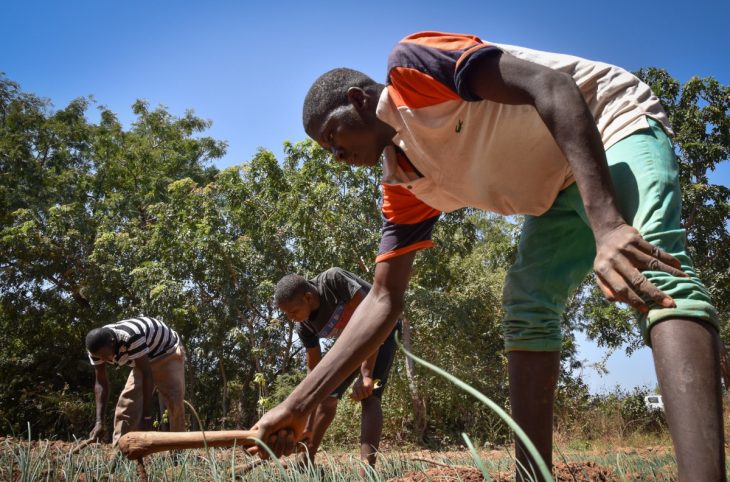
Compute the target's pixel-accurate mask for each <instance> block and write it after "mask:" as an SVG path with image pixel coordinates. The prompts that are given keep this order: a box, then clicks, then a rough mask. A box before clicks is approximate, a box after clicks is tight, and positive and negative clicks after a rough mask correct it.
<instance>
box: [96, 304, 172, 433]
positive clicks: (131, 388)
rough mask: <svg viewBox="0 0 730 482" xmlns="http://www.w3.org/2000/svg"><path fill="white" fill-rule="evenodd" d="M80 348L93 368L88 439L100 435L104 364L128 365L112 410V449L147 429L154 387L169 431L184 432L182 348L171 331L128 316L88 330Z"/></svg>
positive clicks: (146, 319)
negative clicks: (91, 425) (126, 436)
mask: <svg viewBox="0 0 730 482" xmlns="http://www.w3.org/2000/svg"><path fill="white" fill-rule="evenodd" d="M86 349H87V350H88V352H89V360H90V361H91V364H92V365H93V366H94V368H95V370H96V372H95V374H96V383H95V386H94V393H95V395H96V425H95V426H94V428H93V429H92V431H91V433H90V434H89V438H91V439H99V438H102V437H103V436H104V412H105V411H106V405H107V402H108V400H109V381H108V379H107V373H106V364H107V363H110V364H112V365H117V366H124V365H127V366H130V367H132V371H131V372H130V373H129V378H127V384H126V386H125V387H124V390H122V393H121V394H120V395H119V400H118V401H117V407H116V410H115V412H114V435H113V437H112V445H116V444H117V442H118V441H119V438H120V437H121V436H122V435H124V434H125V433H127V432H131V431H136V430H151V429H152V393H153V391H154V389H155V388H157V390H158V391H159V395H160V400H161V402H162V404H163V405H164V407H165V408H166V409H167V411H168V416H169V423H170V431H172V432H182V431H184V430H185V419H184V407H183V399H184V396H185V370H184V362H185V350H184V349H183V346H182V344H181V343H180V337H179V336H178V334H177V333H175V331H174V330H173V329H172V328H170V327H168V326H167V325H165V324H164V323H162V322H161V321H159V320H157V319H155V318H149V317H146V316H141V317H138V318H130V319H127V320H122V321H119V322H117V323H112V324H109V325H104V326H103V327H101V328H94V329H93V330H91V331H90V332H89V333H88V334H87V335H86Z"/></svg>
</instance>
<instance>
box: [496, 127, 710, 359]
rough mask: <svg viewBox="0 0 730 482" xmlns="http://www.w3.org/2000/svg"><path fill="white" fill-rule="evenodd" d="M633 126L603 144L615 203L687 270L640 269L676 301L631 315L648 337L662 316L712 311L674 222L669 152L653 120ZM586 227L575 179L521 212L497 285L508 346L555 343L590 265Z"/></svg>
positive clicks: (674, 179) (535, 347)
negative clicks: (512, 255) (536, 207)
mask: <svg viewBox="0 0 730 482" xmlns="http://www.w3.org/2000/svg"><path fill="white" fill-rule="evenodd" d="M648 120H649V124H650V126H651V127H650V128H647V129H642V130H640V131H637V132H635V133H633V134H631V135H630V136H628V137H626V138H624V139H622V140H621V141H619V142H618V143H616V144H614V145H613V146H611V147H610V148H609V149H608V151H606V156H607V158H608V165H609V170H610V171H611V178H612V180H613V185H614V189H615V191H616V197H617V199H618V204H619V208H620V210H621V214H622V215H623V217H624V219H625V220H626V221H627V222H628V223H629V224H631V225H632V226H634V227H635V228H636V229H637V230H638V231H639V232H640V233H641V235H642V236H643V237H644V239H646V240H647V241H649V242H650V243H652V244H654V245H656V246H659V247H661V248H662V249H663V250H665V251H667V252H668V253H671V254H672V255H674V256H675V257H677V258H678V259H679V260H680V261H681V263H682V270H683V271H684V272H685V273H687V274H689V275H690V277H689V278H677V277H674V276H672V275H669V274H667V273H664V272H662V271H644V272H643V273H644V275H645V276H646V277H647V278H648V279H649V281H651V282H652V283H653V284H654V285H655V286H656V287H657V288H659V289H660V290H662V291H664V292H665V293H667V294H669V295H670V296H671V297H672V298H673V299H674V301H675V302H676V304H677V307H676V308H661V307H659V306H657V305H654V306H651V305H650V307H651V309H650V311H649V313H648V314H645V315H639V328H640V329H641V332H642V334H643V335H644V337H645V339H646V340H647V341H648V336H647V334H648V331H649V327H650V326H651V325H652V324H653V323H656V322H658V321H660V320H663V319H666V318H670V317H671V318H686V317H691V318H697V319H701V320H704V321H706V322H708V323H710V324H712V325H713V326H715V327H716V328H717V327H718V316H717V311H716V310H715V308H714V307H713V306H712V303H711V301H710V296H709V294H708V292H707V289H706V288H705V287H704V286H703V285H702V282H701V281H700V280H699V279H698V278H697V275H696V273H695V271H694V268H693V266H692V260H691V259H690V258H689V256H688V255H687V251H686V249H685V231H684V229H682V227H681V225H680V213H681V198H680V193H679V179H678V168H677V160H676V157H675V154H674V149H673V148H672V144H671V141H670V140H669V138H668V137H667V135H666V134H665V133H664V130H663V129H662V128H661V126H660V125H659V123H657V122H656V121H654V120H653V119H648ZM595 256H596V246H595V240H594V238H593V232H592V231H591V228H590V226H589V224H588V220H587V217H586V214H585V210H584V208H583V202H582V200H581V197H580V194H579V193H578V187H577V186H576V185H575V184H573V185H571V186H569V187H567V188H566V189H564V190H563V191H561V192H560V194H559V195H558V197H557V198H556V199H555V203H554V204H553V205H552V207H551V208H550V210H548V211H547V212H546V213H545V214H543V215H541V216H526V217H525V222H524V224H523V227H522V235H521V238H520V244H519V251H518V253H517V260H516V261H515V263H514V265H513V266H512V267H511V268H510V270H509V273H508V274H507V279H506V282H505V288H504V310H505V322H504V338H505V347H506V349H507V350H508V351H511V350H524V351H558V350H560V347H561V342H562V336H561V332H560V319H561V316H562V314H563V311H564V309H565V304H566V301H567V299H568V296H570V294H571V293H572V292H573V291H574V290H575V289H576V288H577V286H578V285H579V284H580V283H581V281H583V279H584V278H585V276H586V275H587V274H588V273H589V272H590V271H591V270H592V268H593V260H594V258H595Z"/></svg>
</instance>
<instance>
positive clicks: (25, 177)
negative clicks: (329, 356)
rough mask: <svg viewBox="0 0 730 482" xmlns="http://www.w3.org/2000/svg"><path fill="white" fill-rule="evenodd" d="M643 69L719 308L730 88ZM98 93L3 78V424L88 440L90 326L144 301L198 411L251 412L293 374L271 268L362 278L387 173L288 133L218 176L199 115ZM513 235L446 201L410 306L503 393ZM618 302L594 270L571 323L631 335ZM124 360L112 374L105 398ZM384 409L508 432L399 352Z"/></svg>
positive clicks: (432, 338) (571, 382)
mask: <svg viewBox="0 0 730 482" xmlns="http://www.w3.org/2000/svg"><path fill="white" fill-rule="evenodd" d="M639 74H640V75H641V76H642V78H644V79H645V80H646V81H647V82H648V83H650V85H652V87H653V88H654V90H655V92H657V94H658V95H659V97H660V98H661V100H662V103H663V104H664V105H665V107H666V108H667V110H668V113H669V115H670V118H671V121H672V124H673V125H674V129H675V131H676V138H675V141H676V143H677V152H678V155H679V159H680V167H681V181H682V185H683V188H684V194H683V196H684V197H683V201H684V209H685V210H684V213H683V221H684V223H685V227H686V229H687V235H688V241H689V245H690V249H691V250H692V254H693V257H694V260H695V263H696V265H697V268H698V272H699V273H700V276H701V277H702V279H703V280H704V281H705V282H706V283H707V285H708V287H709V288H710V291H711V292H712V294H713V296H714V298H715V301H716V303H717V306H718V310H719V311H720V313H721V315H722V316H723V317H725V318H727V315H728V310H729V309H730V292H729V291H728V290H730V281H729V279H730V269H729V268H730V249H728V223H727V220H728V209H729V208H728V199H729V197H730V190H728V188H727V187H726V186H719V185H713V184H711V183H710V182H709V180H708V176H707V173H708V171H709V170H711V169H714V168H715V167H716V166H717V165H718V164H719V163H720V162H725V161H726V160H727V159H728V157H730V156H729V155H728V154H729V152H730V115H729V104H730V95H729V91H728V87H726V86H722V85H720V84H719V83H717V82H716V81H715V80H713V79H709V78H708V79H691V80H690V81H688V82H687V83H685V84H684V85H680V84H679V82H677V81H676V80H674V79H672V78H671V76H669V74H668V73H666V72H664V71H662V70H658V69H647V70H644V71H641V72H640V73H639ZM93 107H95V104H94V103H93V101H92V100H91V99H88V98H79V99H76V100H74V101H72V102H71V103H69V105H67V106H66V107H64V108H62V109H59V110H54V109H53V108H52V106H51V104H50V103H49V101H48V100H45V99H42V98H40V97H38V96H36V95H34V94H31V93H27V92H23V91H22V89H21V88H20V86H19V85H18V84H17V83H15V82H13V81H11V80H9V79H7V78H5V77H0V205H1V206H2V209H0V347H2V349H1V350H0V420H3V423H4V424H7V430H8V431H9V432H15V433H19V432H22V431H23V430H24V429H25V428H26V423H27V422H30V423H31V426H32V430H33V432H34V433H35V434H38V435H42V436H52V435H55V436H59V437H71V436H72V435H76V436H83V434H85V433H86V431H87V430H89V429H90V428H91V425H92V421H93V416H94V414H93V403H94V402H93V393H92V379H93V378H92V377H93V371H92V370H91V369H90V367H89V364H88V359H87V358H86V353H85V350H84V343H83V340H84V336H85V334H86V332H87V331H88V330H89V329H91V328H93V327H96V326H100V325H102V324H105V323H110V322H114V321H117V320H119V319H122V318H126V317H130V316H137V315H141V314H144V315H147V316H155V317H159V318H160V319H162V320H164V321H165V322H166V323H168V324H169V325H170V326H172V327H173V328H174V329H175V330H176V331H178V333H180V335H181V336H182V338H183V340H184V343H185V345H186V348H187V352H188V369H187V385H188V393H187V397H186V398H188V399H189V400H190V401H191V402H192V403H193V405H194V406H195V407H196V408H197V409H198V412H199V413H200V414H201V415H202V417H203V423H204V424H205V425H206V426H207V427H234V426H235V427H244V426H249V425H251V424H252V423H253V422H254V421H255V420H256V419H257V418H258V415H259V414H260V412H261V410H264V409H266V407H268V406H271V404H273V403H275V401H276V400H277V399H278V398H280V397H281V396H283V394H285V393H286V391H287V390H288V389H290V388H291V384H292V383H294V382H295V381H296V380H297V379H298V375H296V374H297V373H301V370H302V363H303V357H302V356H301V355H300V354H301V352H302V350H301V346H300V344H299V342H298V340H297V339H296V336H295V335H294V331H293V326H292V324H291V323H289V322H288V321H286V320H285V319H283V318H280V315H279V313H278V312H277V311H276V310H275V309H274V307H273V306H272V303H271V298H272V294H273V287H274V285H275V283H276V281H277V280H278V279H279V278H280V277H281V276H283V275H285V274H287V273H291V272H297V273H299V274H302V275H304V276H313V275H314V274H317V273H319V272H321V271H323V270H325V269H327V268H329V267H331V266H341V267H343V268H345V269H348V270H350V271H353V272H356V273H357V274H359V275H361V276H363V277H364V278H366V279H370V278H372V276H371V271H372V269H373V267H374V261H373V260H374V256H375V253H376V249H377V244H378V240H379V228H380V212H379V209H378V201H379V196H380V191H379V181H378V180H379V174H380V173H379V172H378V170H377V169H374V170H364V169H351V168H349V167H347V166H344V165H342V164H339V163H334V162H332V161H331V159H330V156H329V154H328V153H327V152H325V151H323V150H322V149H320V148H319V147H318V146H317V145H316V144H314V143H312V142H311V141H303V142H298V143H286V144H285V146H284V158H283V159H280V160H278V159H276V158H275V156H274V155H273V154H272V153H271V152H269V151H267V150H263V149H262V150H260V151H259V152H258V153H257V154H256V155H255V156H254V157H253V158H252V159H250V160H248V161H247V162H245V163H243V164H241V165H239V166H235V167H231V168H228V169H225V170H222V171H219V170H218V169H216V168H215V167H214V166H213V162H214V161H215V160H217V159H220V158H221V157H222V156H224V155H225V150H226V144H225V142H223V141H219V140H216V139H212V138H210V137H207V136H206V135H205V131H206V129H207V128H208V127H209V126H210V121H206V120H203V119H200V118H198V117H196V116H195V115H194V113H193V112H186V113H185V114H184V115H182V116H180V117H177V116H175V115H173V114H171V113H170V112H168V110H167V109H166V108H164V107H156V108H154V109H153V108H150V106H149V105H148V104H147V103H145V102H143V101H138V102H136V103H135V104H134V105H133V106H132V111H133V113H134V114H135V120H134V122H133V123H131V125H130V126H129V127H128V128H126V127H124V126H123V125H122V124H121V123H120V122H119V120H118V119H117V117H116V115H115V114H114V113H113V112H110V111H109V110H108V109H105V108H104V107H97V109H98V114H99V115H98V121H94V122H92V121H90V120H89V117H90V116H89V115H88V112H89V110H90V109H91V108H93ZM518 235H519V226H518V225H517V224H515V220H511V219H504V218H499V217H497V216H492V215H488V214H485V213H482V212H479V211H474V210H461V211H458V212H455V213H451V214H449V215H446V216H444V217H443V218H442V220H441V221H440V222H439V223H438V225H437V228H436V231H435V234H434V238H435V242H436V247H435V248H434V249H431V250H428V251H425V252H423V253H421V254H419V255H418V257H417V261H416V266H415V271H414V275H413V278H412V282H411V288H410V290H409V293H408V299H407V307H406V312H405V314H404V321H405V322H406V324H407V328H408V339H407V340H405V341H406V342H407V343H409V344H410V345H411V347H412V349H413V350H414V351H415V352H416V353H418V354H419V355H421V356H422V357H424V358H427V359H429V360H430V361H432V362H434V363H436V364H438V365H440V366H442V367H444V368H445V369H447V370H448V371H451V372H452V373H455V374H456V375H458V376H460V377H461V378H462V379H464V380H466V381H467V382H469V383H471V384H473V385H475V386H477V387H478V388H479V389H480V390H482V391H484V392H485V393H486V394H487V395H489V396H490V397H492V398H493V399H495V400H497V401H498V402H500V403H506V398H507V392H506V373H505V363H504V357H503V355H502V337H501V292H502V283H503V278H504V274H505V271H506V269H507V268H508V267H509V265H510V263H511V261H512V259H513V256H514V253H515V246H516V240H517V237H518ZM631 317H632V314H631V313H630V312H628V311H626V310H623V309H622V308H621V307H617V306H614V305H610V304H608V303H607V302H606V301H605V300H604V299H603V298H602V297H601V296H600V295H599V293H598V292H597V291H596V290H595V289H594V288H593V287H592V282H591V281H590V280H587V281H586V283H585V284H584V286H583V287H582V288H581V289H580V290H579V291H577V292H576V294H575V296H574V298H573V300H572V303H571V305H570V309H569V311H568V313H567V315H566V318H565V323H564V325H565V328H566V332H567V333H568V335H570V333H571V332H572V330H575V329H583V330H586V331H587V332H588V334H589V336H591V337H593V338H595V339H596V340H598V341H599V342H600V343H602V344H604V345H606V346H610V347H614V348H618V347H629V349H630V348H631V347H633V346H636V345H637V344H638V343H639V338H638V334H637V332H636V329H635V328H634V327H633V325H632V323H631V321H630V320H631ZM564 360H565V363H564V379H563V382H562V385H561V386H562V387H563V388H564V389H565V390H573V392H570V393H571V394H572V395H570V396H574V395H575V393H578V392H580V393H585V385H583V384H581V381H580V379H579V377H578V376H577V375H576V372H575V371H573V370H574V369H575V368H576V367H578V366H580V362H579V360H577V359H576V357H575V350H574V344H573V340H572V337H571V336H567V337H566V342H565V350H564ZM124 375H125V374H124V373H123V371H121V370H120V371H116V373H115V376H114V377H113V379H112V381H113V385H112V387H113V389H112V396H115V395H116V394H117V393H118V390H119V388H120V384H121V383H122V381H123V377H124ZM576 390H577V392H576ZM566 393H568V392H566ZM566 397H568V395H566ZM566 399H567V398H566ZM469 404H472V405H469ZM350 409H352V407H350ZM50 415H52V416H50ZM386 417H387V419H388V422H387V423H388V424H389V427H390V430H391V431H403V429H404V427H409V431H411V430H410V429H413V428H415V429H416V430H412V433H415V434H416V435H417V437H418V438H422V437H424V435H425V434H426V433H427V432H430V433H431V434H432V435H433V436H436V437H442V438H445V439H448V437H453V438H454V439H456V437H458V433H460V431H463V430H464V429H465V428H467V427H468V428H473V429H478V430H480V431H481V433H485V434H487V433H488V434H489V437H491V438H492V439H499V438H500V437H502V438H503V437H505V436H506V435H505V433H504V431H503V429H501V428H499V427H498V423H497V422H496V421H495V420H494V419H493V417H492V416H491V415H490V414H489V413H486V412H485V411H484V409H483V408H479V406H478V404H476V403H474V402H472V401H470V400H468V398H467V397H466V396H465V395H463V394H462V393H460V392H459V391H458V390H457V389H455V388H453V387H451V386H449V385H448V384H447V383H446V382H444V381H443V380H440V379H438V378H436V377H434V376H432V375H431V374H429V373H425V372H421V371H420V370H418V369H416V368H414V367H412V366H409V365H408V364H406V363H405V360H404V359H403V357H398V360H397V362H396V365H395V367H394V373H393V376H392V388H389V395H388V397H386ZM335 431H336V427H335Z"/></svg>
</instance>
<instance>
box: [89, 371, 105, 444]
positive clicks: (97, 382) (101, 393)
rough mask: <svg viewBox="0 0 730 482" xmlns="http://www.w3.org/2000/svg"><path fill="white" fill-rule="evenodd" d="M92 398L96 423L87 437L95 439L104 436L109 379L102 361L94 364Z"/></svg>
mask: <svg viewBox="0 0 730 482" xmlns="http://www.w3.org/2000/svg"><path fill="white" fill-rule="evenodd" d="M94 398H95V399H96V424H95V425H94V428H93V429H92V430H91V433H89V438H90V439H92V440H97V439H100V438H102V437H103V436H104V414H105V413H106V405H107V403H108V401H109V379H108V378H107V374H106V364H104V363H102V364H100V365H94Z"/></svg>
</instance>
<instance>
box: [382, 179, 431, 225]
mask: <svg viewBox="0 0 730 482" xmlns="http://www.w3.org/2000/svg"><path fill="white" fill-rule="evenodd" d="M381 211H382V213H383V216H384V217H385V219H387V220H388V221H390V222H391V223H395V224H418V223H420V222H421V221H425V220H426V219H430V218H432V217H434V216H438V215H439V214H441V211H439V210H437V209H434V208H432V207H431V206H429V205H428V204H426V203H424V202H423V201H421V200H420V199H418V198H417V197H416V196H414V195H413V193H411V192H410V191H409V190H408V189H406V188H404V187H402V186H397V185H392V184H383V206H382V208H381Z"/></svg>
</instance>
